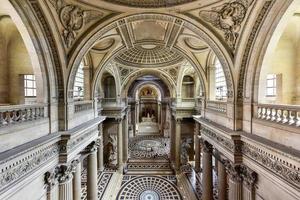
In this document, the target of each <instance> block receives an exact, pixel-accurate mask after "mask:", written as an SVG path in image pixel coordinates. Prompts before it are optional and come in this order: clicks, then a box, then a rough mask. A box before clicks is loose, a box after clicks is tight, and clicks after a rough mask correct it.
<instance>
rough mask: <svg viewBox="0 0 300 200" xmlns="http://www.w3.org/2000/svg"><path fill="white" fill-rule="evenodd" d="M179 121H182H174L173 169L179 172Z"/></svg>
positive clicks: (178, 119)
mask: <svg viewBox="0 0 300 200" xmlns="http://www.w3.org/2000/svg"><path fill="white" fill-rule="evenodd" d="M181 121H182V119H180V118H177V119H176V127H175V169H176V170H179V169H180V165H181V160H180V155H181Z"/></svg>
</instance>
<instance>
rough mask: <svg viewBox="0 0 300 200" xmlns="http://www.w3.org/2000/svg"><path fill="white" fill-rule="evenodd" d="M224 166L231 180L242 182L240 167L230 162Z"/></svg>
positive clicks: (226, 162) (227, 161)
mask: <svg viewBox="0 0 300 200" xmlns="http://www.w3.org/2000/svg"><path fill="white" fill-rule="evenodd" d="M224 165H225V168H226V171H227V173H228V175H229V177H230V179H231V180H233V181H234V182H241V181H242V176H241V167H240V165H236V164H234V163H232V162H230V161H229V160H226V161H225V162H224Z"/></svg>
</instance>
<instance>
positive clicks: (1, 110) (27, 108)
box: [0, 104, 48, 127]
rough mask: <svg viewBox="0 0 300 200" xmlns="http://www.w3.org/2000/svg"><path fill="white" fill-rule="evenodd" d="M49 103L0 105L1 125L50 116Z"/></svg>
mask: <svg viewBox="0 0 300 200" xmlns="http://www.w3.org/2000/svg"><path fill="white" fill-rule="evenodd" d="M46 106H47V104H30V105H9V106H0V127H2V126H7V125H11V124H16V123H20V122H26V121H33V120H38V119H41V118H44V117H48V116H47V114H46V111H47V109H46Z"/></svg>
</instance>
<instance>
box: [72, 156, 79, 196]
mask: <svg viewBox="0 0 300 200" xmlns="http://www.w3.org/2000/svg"><path fill="white" fill-rule="evenodd" d="M74 168H75V170H74V178H73V198H74V200H81V163H80V162H79V160H76V161H74Z"/></svg>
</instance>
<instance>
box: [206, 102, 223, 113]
mask: <svg viewBox="0 0 300 200" xmlns="http://www.w3.org/2000/svg"><path fill="white" fill-rule="evenodd" d="M206 107H207V108H208V109H210V110H214V111H217V112H221V113H226V112H227V102H226V101H211V100H209V101H207V103H206Z"/></svg>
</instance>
